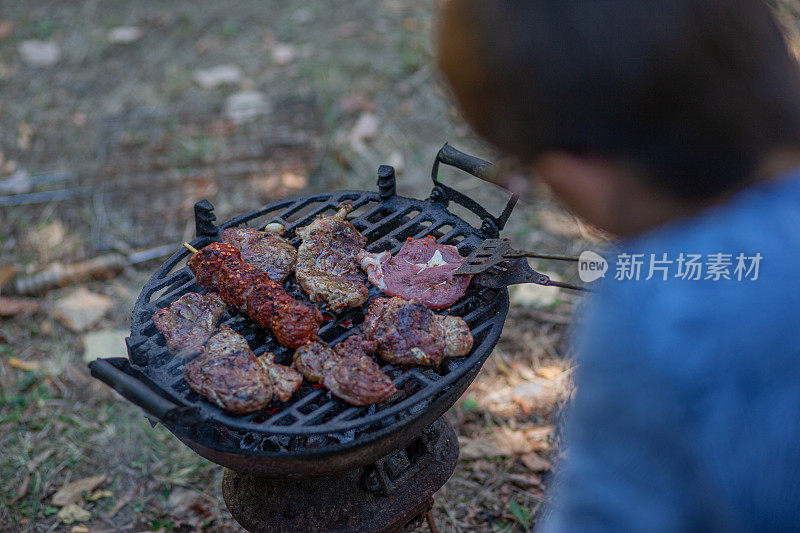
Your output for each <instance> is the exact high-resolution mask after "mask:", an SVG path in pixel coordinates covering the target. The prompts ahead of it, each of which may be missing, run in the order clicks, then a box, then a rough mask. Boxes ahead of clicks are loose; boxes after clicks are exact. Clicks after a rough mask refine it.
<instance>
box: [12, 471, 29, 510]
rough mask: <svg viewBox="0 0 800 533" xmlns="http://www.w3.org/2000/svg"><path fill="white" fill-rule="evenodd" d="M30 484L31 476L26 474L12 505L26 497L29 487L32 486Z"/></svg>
mask: <svg viewBox="0 0 800 533" xmlns="http://www.w3.org/2000/svg"><path fill="white" fill-rule="evenodd" d="M30 482H31V476H30V474H26V475H25V477H24V478H23V479H22V483H20V484H19V488H18V489H17V495H16V497H14V498H12V500H11V502H10V503H14V502H16V501H19V500H21V499H22V498H24V497H25V495H26V494H27V493H28V485H29V484H30Z"/></svg>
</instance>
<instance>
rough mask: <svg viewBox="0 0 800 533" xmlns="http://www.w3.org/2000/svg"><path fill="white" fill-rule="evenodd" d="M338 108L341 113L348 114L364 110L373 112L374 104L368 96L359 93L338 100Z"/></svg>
mask: <svg viewBox="0 0 800 533" xmlns="http://www.w3.org/2000/svg"><path fill="white" fill-rule="evenodd" d="M339 110H340V111H341V112H342V114H345V115H350V114H353V113H361V112H364V111H370V112H375V104H373V103H372V101H370V100H369V98H367V97H365V96H362V95H360V94H356V95H352V96H345V97H344V98H342V99H341V100H339Z"/></svg>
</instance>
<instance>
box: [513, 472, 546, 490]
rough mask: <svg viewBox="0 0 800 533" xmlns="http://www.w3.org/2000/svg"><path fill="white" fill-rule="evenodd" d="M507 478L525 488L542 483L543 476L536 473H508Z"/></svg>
mask: <svg viewBox="0 0 800 533" xmlns="http://www.w3.org/2000/svg"><path fill="white" fill-rule="evenodd" d="M505 479H507V480H508V481H510V482H511V483H513V484H514V485H517V486H519V487H522V488H523V489H527V488H529V487H540V486H541V485H542V478H541V477H539V476H537V475H536V474H506V476H505Z"/></svg>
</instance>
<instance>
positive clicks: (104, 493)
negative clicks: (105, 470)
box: [86, 490, 114, 502]
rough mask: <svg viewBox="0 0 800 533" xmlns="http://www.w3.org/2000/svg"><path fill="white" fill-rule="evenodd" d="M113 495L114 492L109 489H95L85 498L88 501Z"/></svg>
mask: <svg viewBox="0 0 800 533" xmlns="http://www.w3.org/2000/svg"><path fill="white" fill-rule="evenodd" d="M113 495H114V493H113V492H111V491H110V490H96V491H94V492H93V493H91V494H90V495H89V497H88V498H86V499H87V500H89V501H90V502H96V501H97V500H101V499H103V498H110V497H111V496H113Z"/></svg>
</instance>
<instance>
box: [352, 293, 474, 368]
mask: <svg viewBox="0 0 800 533" xmlns="http://www.w3.org/2000/svg"><path fill="white" fill-rule="evenodd" d="M362 330H363V331H364V337H365V338H366V339H367V340H371V341H375V342H376V343H377V353H378V356H380V357H381V358H382V359H384V360H385V361H390V362H392V363H398V364H401V365H426V366H439V364H441V362H442V361H443V360H444V358H445V357H459V356H462V355H467V354H468V353H469V351H470V350H471V349H472V334H471V333H470V331H469V325H467V323H466V322H465V321H464V319H462V318H460V317H457V316H447V315H437V314H436V313H434V312H433V311H431V310H430V309H428V308H427V307H425V306H424V305H422V304H420V303H416V302H413V301H409V300H404V299H403V298H397V297H394V298H377V299H375V300H374V301H373V302H372V303H371V304H370V306H369V309H368V310H367V316H366V318H365V319H364V324H363V325H362Z"/></svg>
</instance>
